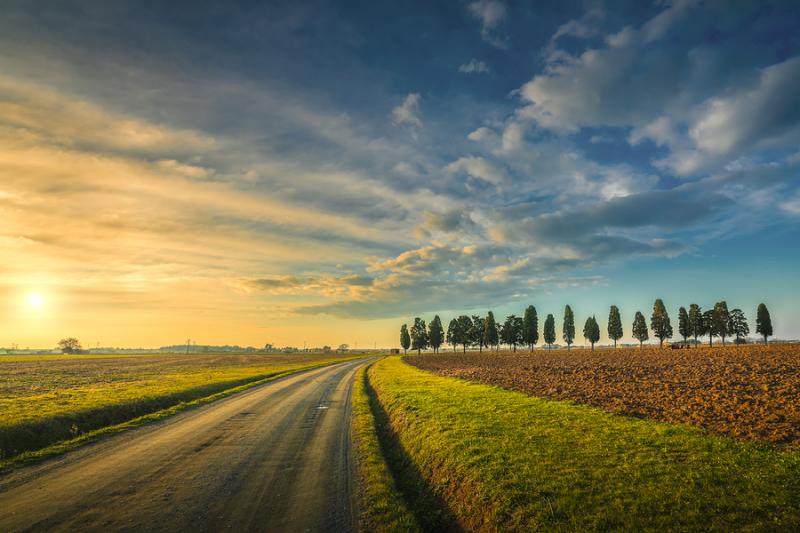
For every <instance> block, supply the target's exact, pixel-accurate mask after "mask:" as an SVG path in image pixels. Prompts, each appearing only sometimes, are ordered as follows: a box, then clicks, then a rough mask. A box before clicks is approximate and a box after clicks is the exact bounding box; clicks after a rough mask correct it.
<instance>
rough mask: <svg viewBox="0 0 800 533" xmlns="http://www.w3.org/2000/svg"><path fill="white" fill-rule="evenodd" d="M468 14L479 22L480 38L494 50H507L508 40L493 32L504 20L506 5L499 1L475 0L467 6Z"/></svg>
mask: <svg viewBox="0 0 800 533" xmlns="http://www.w3.org/2000/svg"><path fill="white" fill-rule="evenodd" d="M468 9H469V12H470V14H472V16H473V17H475V18H476V19H478V20H479V21H480V22H481V38H482V39H483V40H484V41H486V42H487V43H489V44H491V45H492V46H494V47H496V48H507V47H508V39H507V38H506V37H501V36H498V35H496V32H495V30H496V29H497V27H498V26H499V25H500V24H501V23H502V22H503V21H504V20H505V18H506V5H505V4H504V3H503V2H500V1H499V0H477V1H476V2H472V3H471V4H469V6H468Z"/></svg>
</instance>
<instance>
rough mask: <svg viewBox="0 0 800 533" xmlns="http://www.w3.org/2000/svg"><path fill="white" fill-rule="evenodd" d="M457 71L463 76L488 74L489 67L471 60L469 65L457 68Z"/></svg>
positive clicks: (481, 62)
mask: <svg viewBox="0 0 800 533" xmlns="http://www.w3.org/2000/svg"><path fill="white" fill-rule="evenodd" d="M458 71H459V72H463V73H464V74H488V73H489V65H487V64H486V63H484V62H483V61H479V60H477V59H474V58H473V59H472V60H471V61H470V62H469V63H464V64H463V65H461V66H459V67H458Z"/></svg>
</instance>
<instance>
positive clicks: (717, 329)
mask: <svg viewBox="0 0 800 533" xmlns="http://www.w3.org/2000/svg"><path fill="white" fill-rule="evenodd" d="M729 319H730V313H728V304H727V302H725V301H724V300H723V301H721V302H717V303H716V304H714V313H713V314H712V316H711V327H712V328H713V329H714V334H715V335H717V336H718V337H721V338H722V345H723V346H725V337H727V336H728V320H729Z"/></svg>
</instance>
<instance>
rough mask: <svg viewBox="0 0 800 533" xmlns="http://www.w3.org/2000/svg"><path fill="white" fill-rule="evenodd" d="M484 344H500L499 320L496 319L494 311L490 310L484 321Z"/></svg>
mask: <svg viewBox="0 0 800 533" xmlns="http://www.w3.org/2000/svg"><path fill="white" fill-rule="evenodd" d="M483 344H484V346H497V345H498V344H500V336H499V334H498V331H497V322H495V320H494V313H492V312H491V311H489V313H488V314H487V315H486V320H485V321H484V323H483Z"/></svg>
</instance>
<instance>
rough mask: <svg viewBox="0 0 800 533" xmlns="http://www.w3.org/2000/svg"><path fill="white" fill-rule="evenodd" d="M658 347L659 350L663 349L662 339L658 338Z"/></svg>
mask: <svg viewBox="0 0 800 533" xmlns="http://www.w3.org/2000/svg"><path fill="white" fill-rule="evenodd" d="M658 347H659V348H663V347H664V337H659V338H658Z"/></svg>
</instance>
